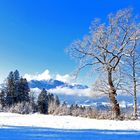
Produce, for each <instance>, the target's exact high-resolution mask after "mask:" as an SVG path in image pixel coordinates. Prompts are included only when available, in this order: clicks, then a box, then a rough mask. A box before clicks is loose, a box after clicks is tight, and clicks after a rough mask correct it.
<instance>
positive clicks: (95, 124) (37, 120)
mask: <svg viewBox="0 0 140 140" xmlns="http://www.w3.org/2000/svg"><path fill="white" fill-rule="evenodd" d="M5 126H6V127H7V126H28V127H41V128H57V129H96V130H136V131H140V121H139V120H136V121H130V120H129V121H115V120H95V119H89V118H82V117H72V116H53V115H41V114H29V115H20V114H14V113H0V128H4V127H5Z"/></svg>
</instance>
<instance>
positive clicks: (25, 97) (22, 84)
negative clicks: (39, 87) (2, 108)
mask: <svg viewBox="0 0 140 140" xmlns="http://www.w3.org/2000/svg"><path fill="white" fill-rule="evenodd" d="M29 92H30V88H29V85H28V82H27V80H26V79H25V78H20V80H19V82H18V92H17V93H18V95H17V102H29V101H30V97H29Z"/></svg>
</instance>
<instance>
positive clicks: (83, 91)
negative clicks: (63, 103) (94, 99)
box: [49, 87, 91, 96]
mask: <svg viewBox="0 0 140 140" xmlns="http://www.w3.org/2000/svg"><path fill="white" fill-rule="evenodd" d="M49 92H51V93H56V94H68V95H78V96H91V89H90V88H87V89H76V88H74V89H71V88H68V87H56V88H55V89H50V90H49Z"/></svg>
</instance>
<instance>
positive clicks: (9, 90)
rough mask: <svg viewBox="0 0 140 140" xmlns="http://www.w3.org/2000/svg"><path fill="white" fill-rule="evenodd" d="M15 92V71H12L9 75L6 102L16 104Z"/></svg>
mask: <svg viewBox="0 0 140 140" xmlns="http://www.w3.org/2000/svg"><path fill="white" fill-rule="evenodd" d="M14 92H15V82H14V73H13V72H12V71H11V72H10V73H9V75H8V77H7V81H6V87H5V93H6V104H8V105H12V104H14Z"/></svg>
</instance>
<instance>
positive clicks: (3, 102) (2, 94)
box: [0, 90, 5, 108]
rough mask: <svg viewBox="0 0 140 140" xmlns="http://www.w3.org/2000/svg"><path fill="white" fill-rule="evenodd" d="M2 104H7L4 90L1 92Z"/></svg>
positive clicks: (0, 101) (0, 103) (0, 100)
mask: <svg viewBox="0 0 140 140" xmlns="http://www.w3.org/2000/svg"><path fill="white" fill-rule="evenodd" d="M0 105H1V107H2V108H3V107H4V106H5V92H4V91H3V90H2V91H1V92H0Z"/></svg>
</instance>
